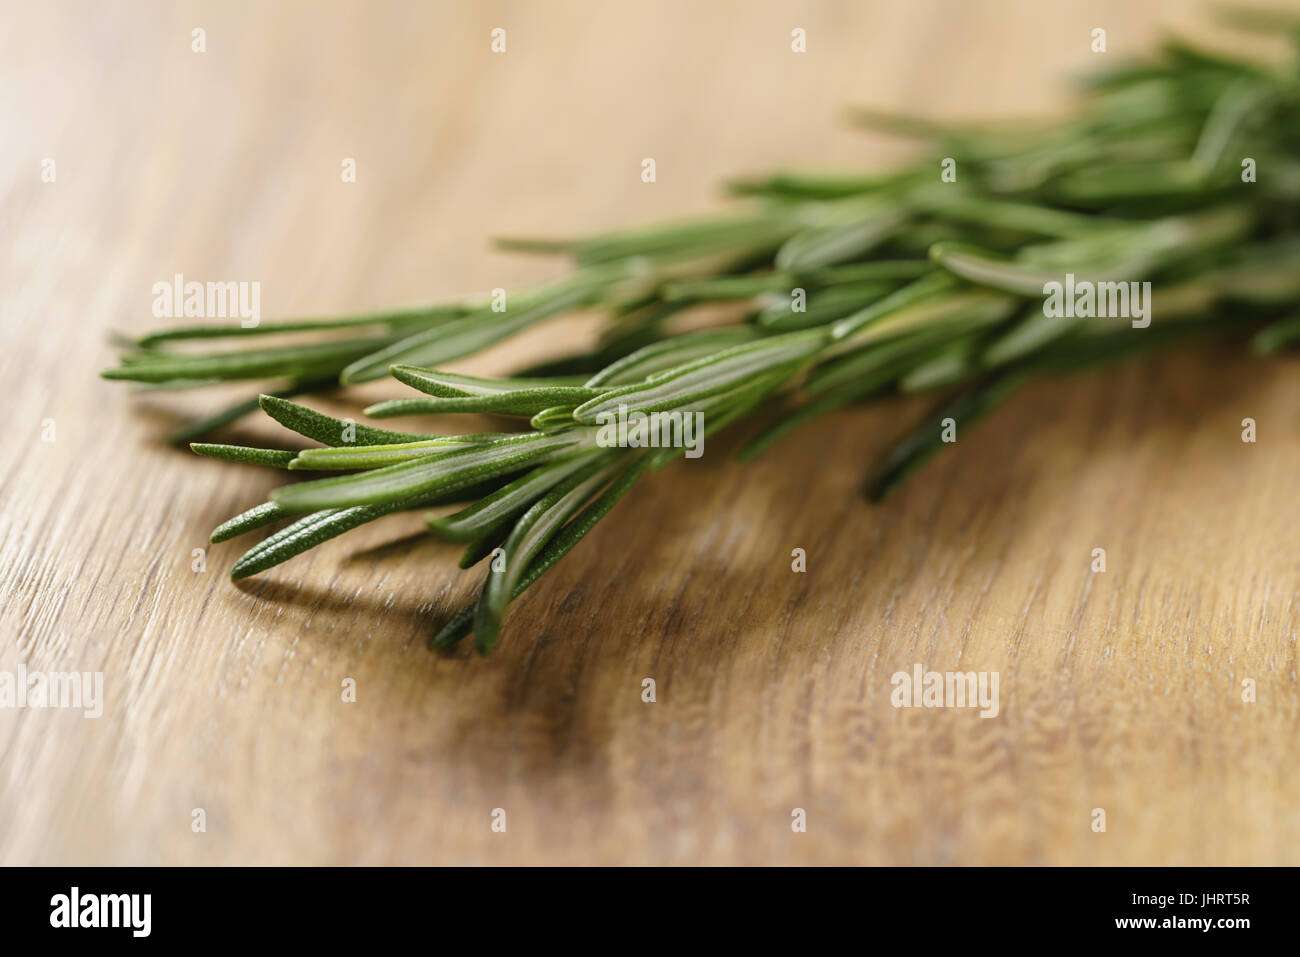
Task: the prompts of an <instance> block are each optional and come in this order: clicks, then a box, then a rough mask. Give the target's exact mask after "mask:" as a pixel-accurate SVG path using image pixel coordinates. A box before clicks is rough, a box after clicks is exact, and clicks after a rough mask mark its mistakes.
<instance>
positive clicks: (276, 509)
mask: <svg viewBox="0 0 1300 957" xmlns="http://www.w3.org/2000/svg"><path fill="white" fill-rule="evenodd" d="M290 514H291V513H289V512H286V511H285V510H284V509H282V508H281V507H280V506H279V505H276V504H275V503H274V502H263V503H262V504H261V505H254V506H253V507H252V508H250V509H249V510H248V511H246V512H241V513H239V514H238V515H236V516H235V517H234V518H231V519H228V520H226V521H224V522H222V523H221V524H220V525H218V526H217V527H216V528H214V529H213V530H212V536H211V538H210V539H209V541H211V542H212V543H213V544H214V545H215V544H217V543H218V542H224V541H226V540H228V539H231V538H236V537H238V536H240V535H243V534H244V533H245V532H251V531H253V529H256V528H261V527H262V526H264V525H270V524H271V523H272V522H277V521H279V520H280V519H282V518H289V517H290Z"/></svg>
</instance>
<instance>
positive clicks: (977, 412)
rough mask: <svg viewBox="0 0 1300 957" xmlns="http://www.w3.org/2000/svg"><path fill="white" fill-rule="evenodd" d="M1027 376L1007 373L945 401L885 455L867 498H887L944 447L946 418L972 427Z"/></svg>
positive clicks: (871, 478) (868, 488)
mask: <svg viewBox="0 0 1300 957" xmlns="http://www.w3.org/2000/svg"><path fill="white" fill-rule="evenodd" d="M1024 378H1025V377H1024V376H1023V375H1019V374H1008V375H1004V376H1001V377H999V378H996V379H992V380H990V381H988V382H984V383H980V384H978V385H976V386H975V387H973V388H971V389H968V390H967V391H966V392H963V393H961V394H960V395H958V396H957V397H956V398H954V399H951V400H948V401H946V402H945V403H944V404H943V405H942V406H940V408H939V409H938V411H937V412H936V413H934V414H931V415H929V416H927V417H926V418H925V419H924V421H923V422H921V424H920V425H918V426H917V427H916V428H915V429H914V430H913V431H911V432H909V433H908V434H907V435H905V436H904V437H903V438H902V439H901V440H900V441H899V442H897V443H896V444H895V445H894V446H893V447H892V448H891V449H890V450H889V452H888V453H887V454H886V455H885V456H884V458H883V459H882V460H881V461H880V464H879V465H878V466H877V467H876V469H875V471H874V473H873V474H872V476H871V477H870V478H869V479H868V480H867V482H866V486H865V492H866V494H867V497H868V498H869V499H870V500H871V501H873V502H879V501H882V500H883V499H885V498H887V497H888V496H889V495H890V494H891V493H892V492H893V491H894V490H895V489H897V488H898V486H899V485H900V484H902V482H903V480H904V479H906V478H907V477H908V476H909V475H911V474H912V473H913V472H915V471H916V470H917V469H919V468H920V467H921V466H922V465H924V464H925V463H926V462H927V461H929V459H930V458H931V457H932V456H933V455H934V454H935V453H936V452H938V451H939V450H940V449H942V448H943V446H944V442H943V441H942V437H941V436H942V427H941V425H940V423H941V422H942V420H943V419H946V418H951V419H953V420H954V421H955V422H956V423H957V424H958V427H959V428H961V427H965V426H969V425H970V424H971V423H972V422H974V421H976V420H978V419H979V418H980V417H982V416H983V415H985V414H987V413H988V412H989V411H991V410H992V409H994V408H995V407H996V406H998V405H999V404H1001V403H1002V402H1003V401H1005V400H1006V399H1008V398H1009V397H1010V396H1011V395H1012V393H1014V392H1015V391H1016V389H1018V388H1019V387H1020V386H1021V385H1022V384H1023V382H1024Z"/></svg>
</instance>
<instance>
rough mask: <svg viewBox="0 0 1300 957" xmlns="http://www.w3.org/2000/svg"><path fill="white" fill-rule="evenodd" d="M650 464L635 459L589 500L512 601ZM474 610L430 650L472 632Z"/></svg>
mask: <svg viewBox="0 0 1300 957" xmlns="http://www.w3.org/2000/svg"><path fill="white" fill-rule="evenodd" d="M652 464H653V462H652V459H651V456H649V455H640V456H637V457H636V458H635V459H633V460H632V461H631V462H630V463H629V465H628V466H627V467H625V468H624V470H623V472H622V473H621V474H619V475H618V477H617V478H615V479H614V480H613V481H612V482H611V483H610V484H609V486H608V487H607V488H606V489H605V490H604V491H603V492H601V493H600V494H599V495H597V496H596V497H595V498H594V499H592V501H591V502H590V503H589V504H588V505H587V507H586V508H584V509H583V510H582V511H581V512H579V513H578V515H577V516H576V517H575V518H574V519H573V520H572V521H570V522H569V523H568V524H566V525H565V526H564V527H563V528H562V529H560V531H559V533H558V534H556V535H555V537H554V538H552V539H551V540H550V541H549V542H547V543H546V546H545V547H544V548H543V549H542V551H541V552H540V553H539V554H538V555H537V557H536V558H534V559H533V560H532V561H531V562H529V564H528V568H527V570H526V571H525V572H524V574H523V575H522V577H520V579H519V581H518V582H516V583H515V586H514V590H513V592H512V594H511V601H513V600H514V599H516V598H518V597H519V596H520V595H522V594H523V593H524V591H525V590H526V589H527V588H528V587H529V586H530V585H532V584H533V582H535V581H537V579H538V578H540V577H541V576H542V575H543V573H545V572H546V571H548V570H549V569H550V568H551V567H552V566H553V565H555V563H556V562H558V561H559V560H560V559H561V558H563V557H564V556H565V555H567V554H568V553H569V552H570V551H572V550H573V547H574V546H575V545H577V544H578V542H580V541H582V539H583V538H584V537H585V536H586V534H587V533H588V532H590V531H591V530H592V529H593V528H595V527H596V524H597V523H598V522H599V521H600V520H601V519H602V518H604V517H605V516H606V515H608V514H609V512H610V510H611V509H613V507H614V506H615V505H617V504H618V501H619V499H621V498H622V497H623V496H624V495H626V494H627V492H628V490H629V489H631V488H632V486H633V485H635V484H636V480H637V479H639V478H640V477H641V475H642V473H643V472H645V470H646V469H647V468H650V467H651V465H652ZM475 608H476V606H475V605H473V604H471V605H469V606H467V607H466V608H464V609H462V610H461V611H460V612H459V613H458V614H456V615H455V616H454V617H453V618H452V619H451V620H450V621H448V622H447V623H446V624H445V625H444V626H443V627H442V629H441V630H440V631H439V632H438V633H437V634H436V635H434V636H433V638H431V639H430V640H429V647H430V648H433V649H435V650H444V649H447V648H450V647H451V646H452V645H454V644H456V642H458V641H460V639H462V638H464V637H465V636H466V635H468V634H469V633H470V632H471V631H473V626H474V612H475Z"/></svg>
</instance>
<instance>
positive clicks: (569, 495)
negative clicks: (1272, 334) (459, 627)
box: [474, 460, 611, 655]
mask: <svg viewBox="0 0 1300 957" xmlns="http://www.w3.org/2000/svg"><path fill="white" fill-rule="evenodd" d="M610 473H611V468H610V466H609V465H608V464H607V463H606V462H605V461H604V460H597V461H595V462H591V463H588V464H587V465H585V466H584V467H583V468H582V469H581V470H579V471H578V473H577V474H576V475H572V476H570V477H569V478H568V479H566V480H565V481H564V482H562V483H561V484H560V485H559V486H558V487H556V488H554V489H552V490H551V491H550V492H548V493H547V494H546V495H545V496H544V497H543V498H542V499H541V500H540V501H538V502H536V503H535V504H534V505H533V506H532V507H531V508H529V509H528V511H527V512H525V513H524V515H523V517H522V518H520V519H519V521H517V522H516V523H515V525H514V528H513V529H512V530H511V532H510V536H509V537H508V538H507V539H506V543H505V546H504V554H503V555H502V558H503V559H504V561H503V566H502V567H501V569H500V570H499V571H498V570H497V569H496V568H493V569H492V571H491V573H490V574H489V575H488V580H487V584H486V585H485V586H484V588H483V595H482V597H480V598H479V602H478V608H477V609H476V610H475V612H474V644H475V647H476V648H477V649H478V651H479V653H480V654H484V655H485V654H487V653H488V652H489V651H491V650H492V647H493V646H494V645H495V644H496V640H497V635H498V634H499V632H500V630H501V618H502V615H503V614H504V613H505V608H506V605H507V604H509V602H510V599H511V598H512V597H513V596H514V589H515V586H516V585H517V584H518V583H519V581H520V579H521V578H522V577H523V575H524V573H525V572H526V571H527V569H528V564H529V562H531V561H532V560H533V558H534V556H536V555H537V553H538V552H539V551H540V550H541V548H542V546H543V545H545V544H546V542H547V541H548V540H549V539H550V538H551V537H552V536H553V535H555V533H556V532H558V531H559V530H560V527H561V526H562V525H563V524H564V523H565V522H566V521H568V519H569V518H570V517H572V515H573V514H574V512H576V511H577V510H578V509H579V508H580V507H581V506H582V503H583V502H585V501H586V500H587V499H588V498H590V497H591V496H592V494H593V493H594V492H596V490H597V489H599V488H600V487H601V486H602V485H604V484H605V483H606V482H607V481H608V480H609V477H610Z"/></svg>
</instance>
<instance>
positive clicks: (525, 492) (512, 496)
mask: <svg viewBox="0 0 1300 957" xmlns="http://www.w3.org/2000/svg"><path fill="white" fill-rule="evenodd" d="M588 462H590V459H589V458H585V457H582V456H572V457H570V458H568V459H566V460H561V461H558V462H555V463H553V464H549V465H543V466H540V467H538V468H535V469H533V470H532V471H531V472H529V473H528V474H527V475H524V476H523V477H522V478H518V479H515V480H514V481H513V482H510V483H508V484H506V485H503V486H502V487H501V488H499V489H498V490H497V491H495V492H493V493H492V494H491V495H488V496H487V497H485V498H483V499H481V500H479V501H478V502H476V503H475V504H473V505H471V506H470V507H469V508H466V509H462V510H461V511H459V512H457V513H456V514H454V515H447V516H445V517H442V518H429V519H426V522H425V523H426V524H427V525H428V526H429V528H430V529H431V530H432V531H434V532H436V533H437V534H438V535H439V536H441V537H442V538H445V539H447V540H448V541H452V542H472V541H475V540H476V539H479V538H482V537H483V536H484V535H486V534H488V533H489V532H490V531H491V530H492V529H493V528H495V527H497V526H499V525H500V524H501V522H503V521H505V520H508V519H509V518H511V517H512V516H514V515H517V514H519V513H520V512H522V511H523V510H524V509H526V508H528V506H530V505H532V504H533V502H535V501H536V500H537V499H538V498H540V497H541V496H542V495H543V494H545V493H546V492H548V491H550V489H552V488H553V487H554V486H556V485H558V484H559V483H560V482H562V481H563V480H564V479H566V478H568V477H569V476H570V475H572V474H573V473H574V472H576V471H577V470H578V469H580V468H582V467H583V466H585V465H587V464H588Z"/></svg>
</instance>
